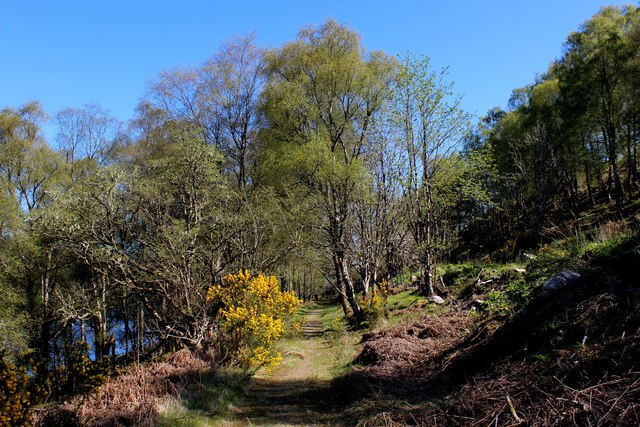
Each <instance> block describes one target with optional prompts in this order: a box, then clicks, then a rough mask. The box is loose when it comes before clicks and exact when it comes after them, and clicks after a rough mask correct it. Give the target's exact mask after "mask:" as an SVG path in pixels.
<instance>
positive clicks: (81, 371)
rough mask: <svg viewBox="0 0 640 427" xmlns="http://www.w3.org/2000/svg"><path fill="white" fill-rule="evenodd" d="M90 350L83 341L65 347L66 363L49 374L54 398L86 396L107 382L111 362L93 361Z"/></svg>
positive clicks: (105, 359)
mask: <svg viewBox="0 0 640 427" xmlns="http://www.w3.org/2000/svg"><path fill="white" fill-rule="evenodd" d="M89 350H90V347H89V345H88V344H87V343H85V342H82V341H80V342H76V343H74V344H73V345H70V344H67V345H66V346H65V350H64V355H65V360H64V363H63V364H62V365H61V366H59V367H57V368H55V369H53V370H52V371H51V372H49V374H48V379H49V387H50V390H51V393H52V394H53V395H54V396H57V397H59V396H71V395H74V394H80V393H82V394H86V393H88V392H90V391H92V390H93V389H95V388H97V387H100V386H101V385H103V384H104V383H105V382H106V381H107V379H108V378H109V375H110V373H111V361H110V360H109V358H107V357H103V358H102V359H100V360H97V361H93V360H91V359H90V358H89Z"/></svg>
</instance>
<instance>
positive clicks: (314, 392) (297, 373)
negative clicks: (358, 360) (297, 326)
mask: <svg viewBox="0 0 640 427" xmlns="http://www.w3.org/2000/svg"><path fill="white" fill-rule="evenodd" d="M321 315H322V309H320V308H312V309H310V310H309V311H308V312H307V313H306V315H305V319H304V323H303V325H302V334H301V336H299V337H296V338H290V339H287V340H285V341H284V342H282V343H281V350H280V351H281V353H282V358H283V361H282V364H281V365H280V366H278V367H276V368H274V369H272V370H271V371H265V370H260V371H258V372H257V373H256V374H255V375H254V376H253V378H252V379H251V382H250V384H249V386H248V388H247V390H246V394H245V396H244V397H243V398H242V399H241V400H240V401H239V402H238V403H237V404H236V406H235V408H234V410H233V413H232V415H231V416H230V417H229V418H228V419H227V420H226V421H224V422H223V424H222V425H223V426H319V425H328V424H333V423H331V421H330V418H331V416H332V415H333V409H332V408H331V406H330V405H328V404H327V403H326V398H327V393H326V390H327V389H328V387H329V384H330V381H331V380H332V379H333V377H334V375H335V368H336V363H338V359H339V357H338V356H339V355H337V354H336V352H337V351H339V350H337V349H336V348H335V346H334V345H332V342H331V340H328V339H326V337H325V331H324V329H323V325H322V319H321Z"/></svg>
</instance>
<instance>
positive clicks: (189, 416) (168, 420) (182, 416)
mask: <svg viewBox="0 0 640 427" xmlns="http://www.w3.org/2000/svg"><path fill="white" fill-rule="evenodd" d="M247 384H248V378H247V376H246V374H245V373H244V372H242V371H240V370H237V369H230V368H228V369H223V370H220V371H218V372H217V373H211V374H208V375H203V376H202V377H201V378H200V380H199V381H195V382H193V383H191V384H190V385H189V387H187V388H186V389H185V390H183V391H182V393H181V394H180V398H178V399H176V400H174V401H172V402H170V403H169V404H168V405H166V406H165V407H164V408H162V410H161V411H160V419H159V421H158V424H159V425H161V426H167V427H169V426H176V427H177V426H180V427H188V426H189V427H190V426H193V427H197V426H209V425H216V424H215V422H214V421H215V420H216V419H220V418H223V417H225V416H226V415H227V414H228V413H229V411H230V408H231V407H232V405H233V404H234V403H235V402H237V401H238V400H239V399H240V398H241V397H242V396H243V395H244V391H245V387H246V386H247Z"/></svg>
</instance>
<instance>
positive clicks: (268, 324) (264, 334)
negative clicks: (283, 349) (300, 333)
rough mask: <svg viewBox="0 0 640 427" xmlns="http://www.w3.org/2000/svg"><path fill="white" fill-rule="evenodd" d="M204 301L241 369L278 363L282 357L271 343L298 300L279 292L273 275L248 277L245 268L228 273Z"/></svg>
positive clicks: (249, 275)
mask: <svg viewBox="0 0 640 427" xmlns="http://www.w3.org/2000/svg"><path fill="white" fill-rule="evenodd" d="M207 300H208V301H209V302H210V303H211V304H213V306H214V307H216V308H217V314H216V317H217V319H218V320H219V322H220V324H221V326H222V329H223V331H224V332H225V334H226V338H227V343H226V345H228V346H229V347H230V350H231V351H232V352H234V354H235V355H236V358H237V360H238V362H239V363H240V365H241V366H242V367H243V368H245V369H247V370H248V371H255V370H257V369H258V368H260V367H261V366H265V367H273V366H277V365H278V364H280V362H281V361H282V357H281V356H280V353H279V352H277V351H274V350H273V348H272V345H273V343H274V342H275V341H276V340H278V339H279V338H280V337H281V336H282V334H283V333H284V329H285V320H286V319H288V318H290V317H291V316H293V315H294V314H295V312H296V310H297V309H298V307H299V306H300V304H301V303H302V301H300V300H299V299H298V298H297V297H296V296H295V295H294V294H293V293H290V292H282V291H281V290H280V284H279V283H278V280H277V279H276V278H275V277H274V276H265V275H263V274H259V275H258V276H256V277H252V276H251V274H250V273H249V272H248V271H246V270H245V271H240V272H239V273H238V274H230V275H228V276H226V277H225V278H224V279H223V283H222V285H214V286H212V287H211V288H210V289H209V291H208V292H207Z"/></svg>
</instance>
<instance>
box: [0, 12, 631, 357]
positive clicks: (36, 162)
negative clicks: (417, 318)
mask: <svg viewBox="0 0 640 427" xmlns="http://www.w3.org/2000/svg"><path fill="white" fill-rule="evenodd" d="M638 17H639V12H638V10H637V9H636V8H634V7H628V8H623V9H620V8H607V9H603V10H602V11H601V12H600V13H599V14H597V15H596V16H594V17H593V18H592V19H591V20H590V21H588V22H587V23H586V24H585V25H584V26H583V28H582V29H581V30H580V31H579V32H577V33H575V34H572V35H571V36H570V37H569V39H568V41H567V43H566V45H565V51H564V53H563V56H562V58H560V59H559V60H558V61H556V62H555V63H554V64H553V65H552V66H551V67H550V69H549V71H548V72H547V73H545V74H544V75H543V76H541V77H540V78H539V79H537V81H536V82H535V83H534V84H532V85H531V86H529V87H526V88H524V89H518V90H516V91H514V95H513V97H512V100H511V102H510V105H509V110H508V111H502V110H499V109H495V110H492V111H491V112H490V113H489V115H488V116H487V117H486V118H485V119H483V121H482V122H481V123H480V124H479V125H478V126H476V127H473V128H472V123H471V117H470V116H469V115H468V114H467V113H465V112H464V111H463V110H462V109H461V107H460V98H459V96H458V95H456V93H455V90H454V87H453V85H452V84H451V83H450V82H449V81H448V79H447V74H446V71H442V72H437V71H434V70H433V69H432V68H431V67H430V65H429V61H428V59H426V58H415V57H411V56H409V57H407V58H404V59H398V58H395V57H391V56H389V55H386V54H384V53H382V52H375V51H374V52H368V53H367V52H365V51H364V48H363V47H362V45H361V43H360V39H359V36H358V35H357V34H356V33H354V32H353V31H352V30H350V29H349V28H346V27H344V26H341V25H339V24H337V23H335V22H333V21H328V22H326V23H325V24H323V25H321V26H319V27H314V28H308V29H304V30H302V31H300V33H299V35H298V38H297V39H296V40H295V41H294V42H291V43H288V44H286V45H284V46H283V47H281V48H278V49H274V50H269V51H265V50H262V49H260V48H258V47H257V46H256V45H255V41H254V39H253V38H252V37H248V38H244V39H236V40H233V41H230V42H228V43H226V44H225V45H223V46H222V47H221V48H220V50H219V51H218V52H216V53H215V54H214V55H213V56H212V57H211V59H210V60H208V61H207V62H205V63H204V64H202V65H201V66H199V67H197V68H194V69H179V70H173V71H167V72H163V73H162V74H161V75H160V76H159V77H158V78H157V79H156V80H155V81H154V82H153V83H152V84H150V86H149V88H148V91H147V92H146V94H145V95H144V98H143V100H142V101H141V102H140V104H139V106H138V108H137V111H136V115H135V117H134V118H133V119H132V120H131V121H130V122H129V123H126V124H123V123H119V122H118V121H117V120H115V119H113V118H112V117H110V116H109V114H108V112H106V111H104V110H103V109H101V108H100V107H98V106H95V105H89V106H85V107H83V108H79V109H67V110H64V111H61V112H59V113H57V114H56V115H55V116H54V117H53V118H52V120H53V121H54V123H55V124H56V126H57V136H56V141H55V143H54V142H53V141H51V142H48V141H45V140H44V139H43V136H42V133H41V125H42V123H43V122H44V121H45V120H46V119H47V118H46V115H45V113H44V112H43V111H42V110H41V108H40V107H39V105H38V104H37V103H31V104H28V105H26V106H23V107H18V108H6V109H4V110H3V111H2V112H1V113H0V185H1V186H2V192H1V193H0V204H1V208H0V226H1V227H2V235H1V239H2V240H1V246H0V265H1V266H2V267H1V268H2V269H1V271H0V287H1V291H2V292H0V307H1V310H0V340H1V346H2V349H3V350H4V351H6V352H10V353H13V354H16V353H19V352H23V351H26V350H29V349H31V350H32V351H34V352H36V353H37V354H38V355H39V357H40V358H41V360H43V361H45V362H46V364H48V365H49V366H50V367H56V366H61V365H64V363H65V360H68V359H69V358H70V355H69V353H68V350H67V349H69V348H71V347H70V346H69V344H73V343H78V342H83V341H87V342H90V343H91V344H92V347H93V352H92V357H93V358H94V359H99V358H101V357H102V356H107V355H114V354H116V353H117V354H119V355H121V356H122V357H125V358H129V359H140V358H144V357H150V356H152V355H154V354H159V353H162V352H164V351H170V350H172V349H176V348H178V347H180V346H192V347H193V346H204V347H207V346H210V347H216V346H223V345H224V341H223V340H221V337H220V334H222V333H223V332H222V329H221V328H220V325H219V324H218V323H217V321H216V320H215V319H216V307H213V306H212V304H211V303H210V302H208V301H207V299H206V294H207V290H208V289H209V288H211V287H212V286H214V285H222V286H224V283H223V281H222V280H221V278H222V277H223V276H224V275H226V274H229V273H237V272H238V271H240V270H242V269H248V270H249V271H253V272H265V273H269V274H273V275H275V276H277V277H279V278H280V283H281V286H282V287H283V288H285V289H286V290H294V291H296V292H297V293H298V295H299V296H301V297H303V298H312V297H313V296H314V295H317V294H319V293H320V292H322V291H323V287H324V286H325V284H327V285H329V287H330V290H331V292H332V293H333V294H334V295H336V296H338V297H339V298H340V301H341V302H342V305H343V308H344V311H345V313H346V314H348V315H349V316H351V317H352V318H353V319H354V321H355V322H362V321H364V320H365V317H366V314H367V310H366V308H367V304H369V302H370V300H371V296H372V295H373V293H374V291H375V289H376V286H378V285H379V284H380V283H382V281H383V280H390V279H391V278H392V277H395V276H397V275H398V274H400V273H402V272H403V271H405V270H407V269H410V270H420V271H421V272H422V274H421V283H420V286H421V288H422V290H423V291H424V292H425V293H428V294H430V295H434V294H436V293H437V292H438V289H437V288H438V283H439V281H438V280H436V265H437V263H438V262H440V261H442V260H444V259H446V258H448V257H451V256H453V255H454V254H460V253H461V251H460V249H459V248H460V247H466V245H467V244H468V243H469V242H470V241H471V240H476V243H477V241H478V240H481V241H482V245H484V246H485V248H489V247H499V246H500V245H502V244H504V242H505V241H506V240H507V239H509V238H510V237H511V236H512V235H513V234H514V233H516V232H524V231H526V230H532V231H533V232H534V233H535V235H536V236H537V237H538V238H539V237H540V236H542V235H543V233H544V230H545V227H546V226H547V225H548V224H547V218H548V213H549V212H550V211H551V210H553V209H565V210H567V212H577V210H578V209H581V207H583V205H584V203H585V202H584V200H585V197H586V200H587V201H588V202H590V203H594V202H595V201H596V199H597V198H598V197H599V196H600V195H601V194H606V195H608V196H609V197H611V200H612V203H614V204H615V207H616V209H617V210H618V211H621V210H622V209H624V207H625V204H627V203H628V202H629V201H631V199H632V197H633V196H634V195H636V194H637V186H638V173H637V169H638V168H637V147H638V143H639V142H640V135H639V133H638V129H639V126H640V123H639V119H640V116H639V113H640V108H639V107H640V105H639V104H638V99H639V98H638V92H639V91H640V80H638V76H640V73H639V71H640V70H639V69H638V67H640V62H639V61H640V58H639V57H638V52H639V51H640V49H639V48H638V47H639V45H638V44H639V43H640V25H638ZM54 147H55V148H54ZM478 235H481V236H482V237H481V238H480V239H478V238H477V236H478Z"/></svg>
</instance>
